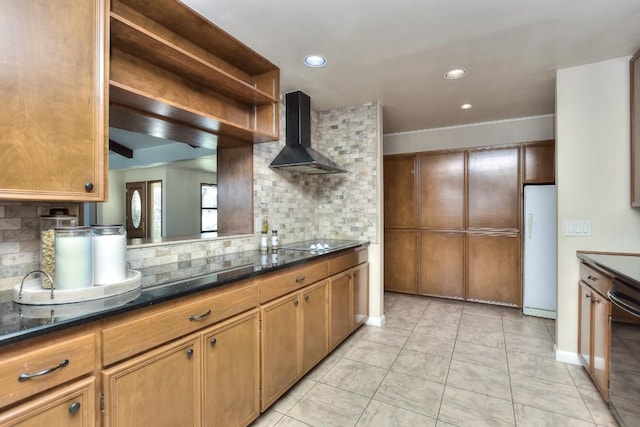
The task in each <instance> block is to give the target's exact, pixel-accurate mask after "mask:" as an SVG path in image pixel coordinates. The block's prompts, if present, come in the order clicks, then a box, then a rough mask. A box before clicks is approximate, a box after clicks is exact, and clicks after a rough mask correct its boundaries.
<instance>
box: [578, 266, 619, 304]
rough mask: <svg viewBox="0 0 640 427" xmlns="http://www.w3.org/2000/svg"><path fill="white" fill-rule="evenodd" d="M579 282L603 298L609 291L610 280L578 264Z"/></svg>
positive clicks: (588, 267) (592, 269) (594, 270)
mask: <svg viewBox="0 0 640 427" xmlns="http://www.w3.org/2000/svg"><path fill="white" fill-rule="evenodd" d="M580 280H582V281H583V282H585V283H586V284H588V285H589V286H591V287H592V288H593V289H595V290H596V291H597V292H599V293H600V294H601V295H602V296H604V297H606V296H607V291H609V290H610V289H611V278H609V277H607V276H605V275H604V274H603V273H601V272H600V271H598V270H596V269H595V268H592V267H590V266H588V265H587V264H584V263H580Z"/></svg>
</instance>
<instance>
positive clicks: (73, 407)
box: [69, 402, 80, 415]
mask: <svg viewBox="0 0 640 427" xmlns="http://www.w3.org/2000/svg"><path fill="white" fill-rule="evenodd" d="M79 410H80V403H78V402H73V403H72V404H71V406H69V413H70V414H71V415H75V414H77V413H78V411H79Z"/></svg>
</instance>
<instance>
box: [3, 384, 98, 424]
mask: <svg viewBox="0 0 640 427" xmlns="http://www.w3.org/2000/svg"><path fill="white" fill-rule="evenodd" d="M95 402H96V394H95V378H94V377H90V378H85V379H82V380H78V381H76V382H74V383H72V384H71V385H68V386H64V387H60V388H57V389H54V390H52V391H49V392H47V394H45V395H44V396H42V397H40V398H39V399H35V400H32V401H29V402H26V403H23V404H22V405H19V406H17V407H15V408H13V409H11V410H9V411H6V412H3V413H2V414H0V425H2V426H6V427H13V426H20V427H42V426H45V425H50V426H65V427H67V426H68V427H92V426H95V421H96V418H95V417H96V414H95Z"/></svg>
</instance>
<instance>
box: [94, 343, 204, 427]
mask: <svg viewBox="0 0 640 427" xmlns="http://www.w3.org/2000/svg"><path fill="white" fill-rule="evenodd" d="M200 342H201V340H200V335H195V334H194V335H190V336H188V337H186V338H183V339H180V340H177V341H175V342H171V343H169V344H166V345H164V346H162V347H160V348H157V349H155V350H152V351H149V352H147V353H145V354H143V355H141V356H138V357H135V358H133V359H130V360H127V361H125V362H122V363H120V364H118V365H116V366H114V367H113V368H110V369H107V370H104V371H103V372H102V386H103V393H104V425H105V426H113V427H126V426H132V427H137V426H167V427H172V426H179V425H184V426H200V425H201V418H202V416H201V404H200V402H201V400H200V396H201V375H200V372H201V370H200V364H201V354H202V353H201V349H200Z"/></svg>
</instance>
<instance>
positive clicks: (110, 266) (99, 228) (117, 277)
mask: <svg viewBox="0 0 640 427" xmlns="http://www.w3.org/2000/svg"><path fill="white" fill-rule="evenodd" d="M92 228H93V283H94V285H109V284H112V283H120V282H124V281H125V280H126V279H127V233H126V231H125V229H124V227H123V226H122V225H120V224H116V225H94V226H93V227H92Z"/></svg>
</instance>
